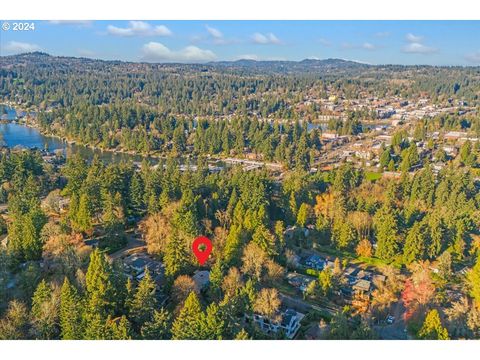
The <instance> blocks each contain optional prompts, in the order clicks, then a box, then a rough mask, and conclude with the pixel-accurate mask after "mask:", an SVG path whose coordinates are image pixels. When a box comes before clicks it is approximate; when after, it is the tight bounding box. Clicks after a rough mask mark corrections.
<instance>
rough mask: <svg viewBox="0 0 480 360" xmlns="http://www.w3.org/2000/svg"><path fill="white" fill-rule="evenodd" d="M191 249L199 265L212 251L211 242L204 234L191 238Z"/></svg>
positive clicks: (203, 262)
mask: <svg viewBox="0 0 480 360" xmlns="http://www.w3.org/2000/svg"><path fill="white" fill-rule="evenodd" d="M192 250H193V253H194V254H195V256H196V258H197V260H198V262H199V263H200V265H203V264H205V262H206V261H207V259H208V256H209V255H210V253H211V252H212V242H211V241H210V240H209V239H208V238H207V237H205V236H199V237H197V238H196V239H195V240H193V244H192Z"/></svg>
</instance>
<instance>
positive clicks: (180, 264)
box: [164, 233, 188, 278]
mask: <svg viewBox="0 0 480 360" xmlns="http://www.w3.org/2000/svg"><path fill="white" fill-rule="evenodd" d="M164 263H165V275H167V276H170V277H172V278H173V277H175V276H177V275H178V274H179V273H181V272H182V271H184V270H185V268H186V267H187V266H188V252H187V249H186V246H185V242H184V240H183V239H182V238H180V236H179V235H178V234H177V233H173V234H172V235H171V238H170V240H169V241H168V243H167V248H166V250H165V257H164Z"/></svg>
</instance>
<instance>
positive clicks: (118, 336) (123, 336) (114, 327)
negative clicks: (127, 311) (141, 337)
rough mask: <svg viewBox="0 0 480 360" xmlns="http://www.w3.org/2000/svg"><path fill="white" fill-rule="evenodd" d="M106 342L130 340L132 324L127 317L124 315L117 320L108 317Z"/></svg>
mask: <svg viewBox="0 0 480 360" xmlns="http://www.w3.org/2000/svg"><path fill="white" fill-rule="evenodd" d="M105 328H106V333H105V335H106V340H130V339H131V338H132V337H131V335H130V322H129V321H128V319H127V317H126V316H125V315H123V316H122V317H120V318H117V319H113V320H112V319H111V318H110V317H108V319H107V322H106V325H105Z"/></svg>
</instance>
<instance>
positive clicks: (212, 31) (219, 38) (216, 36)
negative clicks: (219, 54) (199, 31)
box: [200, 25, 233, 45]
mask: <svg viewBox="0 0 480 360" xmlns="http://www.w3.org/2000/svg"><path fill="white" fill-rule="evenodd" d="M205 28H206V29H207V32H208V34H209V35H210V37H212V39H213V43H214V44H215V45H226V44H230V43H232V42H233V40H232V39H225V37H224V36H223V33H222V32H221V31H220V30H218V29H217V28H214V27H211V26H208V25H205ZM200 40H201V39H200Z"/></svg>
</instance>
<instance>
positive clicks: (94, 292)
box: [84, 249, 116, 339]
mask: <svg viewBox="0 0 480 360" xmlns="http://www.w3.org/2000/svg"><path fill="white" fill-rule="evenodd" d="M85 285H86V288H85V290H86V291H85V292H86V294H85V295H86V306H85V309H84V319H85V322H86V329H85V336H86V338H87V339H97V338H104V337H105V336H106V335H105V331H106V329H105V320H106V318H107V316H108V315H111V314H112V313H113V310H114V309H115V306H116V303H115V289H114V286H113V280H112V269H111V266H110V264H109V263H108V262H107V259H106V257H105V255H104V254H103V253H101V252H100V250H98V249H95V250H94V251H93V252H92V253H91V255H90V264H89V266H88V270H87V274H86V277H85Z"/></svg>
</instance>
